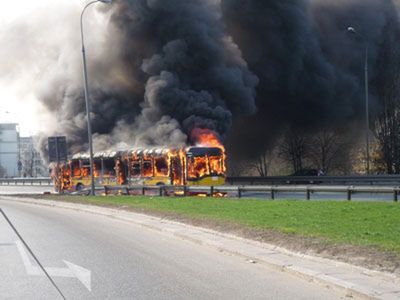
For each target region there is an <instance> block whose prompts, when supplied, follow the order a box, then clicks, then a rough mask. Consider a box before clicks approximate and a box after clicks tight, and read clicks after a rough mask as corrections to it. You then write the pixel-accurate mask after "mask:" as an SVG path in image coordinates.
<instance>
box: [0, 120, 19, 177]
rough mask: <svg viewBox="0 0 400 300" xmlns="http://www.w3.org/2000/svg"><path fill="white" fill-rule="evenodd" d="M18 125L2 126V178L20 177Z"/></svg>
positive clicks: (8, 124) (0, 170)
mask: <svg viewBox="0 0 400 300" xmlns="http://www.w3.org/2000/svg"><path fill="white" fill-rule="evenodd" d="M18 162H19V132H18V124H14V123H4V124H0V177H5V176H7V177H16V176H19V171H18Z"/></svg>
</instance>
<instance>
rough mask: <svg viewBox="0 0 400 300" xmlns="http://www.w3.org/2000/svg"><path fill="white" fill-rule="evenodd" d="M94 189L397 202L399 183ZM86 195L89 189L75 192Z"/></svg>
mask: <svg viewBox="0 0 400 300" xmlns="http://www.w3.org/2000/svg"><path fill="white" fill-rule="evenodd" d="M96 191H97V192H100V193H101V194H103V195H110V194H119V195H143V196H183V197H184V196H190V195H203V196H207V197H215V196H224V195H229V196H230V197H237V198H242V197H243V196H244V194H245V193H246V192H253V193H265V194H266V196H270V199H272V200H274V199H275V198H276V194H277V193H282V192H289V193H291V192H293V193H304V195H305V197H306V199H307V200H311V196H312V194H313V193H344V194H345V195H346V197H347V200H348V201H351V200H352V196H353V195H354V194H357V193H371V194H391V195H393V201H394V202H398V198H399V194H400V186H396V187H385V186H317V185H312V186H288V185H286V186H226V185H225V186H141V185H138V186H104V187H97V188H96ZM77 193H79V194H89V190H83V191H80V192H77ZM77 193H75V194H77Z"/></svg>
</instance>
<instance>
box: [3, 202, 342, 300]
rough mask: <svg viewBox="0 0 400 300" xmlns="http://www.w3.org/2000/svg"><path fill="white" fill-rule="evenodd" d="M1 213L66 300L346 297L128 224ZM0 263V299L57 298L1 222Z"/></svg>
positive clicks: (28, 211) (32, 210) (36, 211)
mask: <svg viewBox="0 0 400 300" xmlns="http://www.w3.org/2000/svg"><path fill="white" fill-rule="evenodd" d="M0 208H2V209H3V210H4V212H5V213H6V214H7V216H8V217H9V218H10V220H11V221H12V222H13V224H14V226H15V227H16V228H17V230H18V231H19V232H20V234H21V235H22V237H23V238H24V239H25V241H26V242H27V244H28V245H29V246H30V247H31V249H32V250H33V252H34V253H35V254H36V256H37V257H38V259H39V260H40V262H41V263H42V265H43V266H44V267H45V268H46V270H48V272H49V273H51V274H52V278H53V279H54V281H55V282H56V284H57V286H58V287H59V289H60V290H61V291H62V293H63V294H64V295H65V297H66V298H67V299H341V298H345V297H344V295H342V294H340V292H337V291H336V290H329V289H327V288H325V287H323V286H320V285H318V284H315V283H310V282H307V281H306V280H304V279H301V278H298V277H295V276H293V275H290V274H288V273H284V272H279V271H277V270H275V269H271V268H269V267H268V266H266V265H262V264H253V263H250V262H248V261H246V259H244V258H242V257H237V256H232V255H228V254H224V253H220V252H218V251H217V250H215V249H212V248H207V247H205V246H201V245H198V244H194V243H192V242H189V241H184V240H181V239H179V238H171V237H169V236H166V235H163V234H162V233H160V232H157V231H153V230H151V229H146V228H142V227H139V226H138V225H135V224H132V223H127V222H123V221H119V220H116V219H112V218H108V217H104V216H99V215H95V214H90V213H85V212H78V211H73V210H67V209H62V208H55V207H45V206H39V205H33V204H26V203H16V202H12V201H11V200H4V199H1V198H0ZM24 257H25V258H24ZM27 257H28V259H27ZM0 264H1V266H2V267H1V269H0V278H1V284H0V295H2V298H7V299H22V298H23V299H39V298H40V299H62V298H61V296H60V295H59V294H58V293H57V290H56V289H55V288H54V287H53V286H52V285H51V283H50V282H49V280H48V279H46V277H44V276H43V274H42V273H41V272H40V270H39V269H38V266H37V265H36V264H35V263H34V261H33V259H32V257H29V254H28V252H27V251H26V249H25V248H24V247H23V245H22V244H21V243H20V242H18V238H17V236H16V235H15V234H14V232H13V231H12V229H11V228H10V226H9V225H8V224H7V223H6V221H5V220H4V219H0ZM41 275H42V276H41Z"/></svg>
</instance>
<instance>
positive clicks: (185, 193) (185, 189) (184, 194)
mask: <svg viewBox="0 0 400 300" xmlns="http://www.w3.org/2000/svg"><path fill="white" fill-rule="evenodd" d="M187 194H188V190H187V186H186V185H184V186H183V196H184V197H186V196H187Z"/></svg>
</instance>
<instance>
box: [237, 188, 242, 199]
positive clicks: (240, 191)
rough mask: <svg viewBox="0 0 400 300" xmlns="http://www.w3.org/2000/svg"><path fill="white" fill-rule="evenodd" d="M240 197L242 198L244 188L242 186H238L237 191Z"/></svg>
mask: <svg viewBox="0 0 400 300" xmlns="http://www.w3.org/2000/svg"><path fill="white" fill-rule="evenodd" d="M237 195H238V198H242V189H241V188H240V186H238V191H237Z"/></svg>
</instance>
